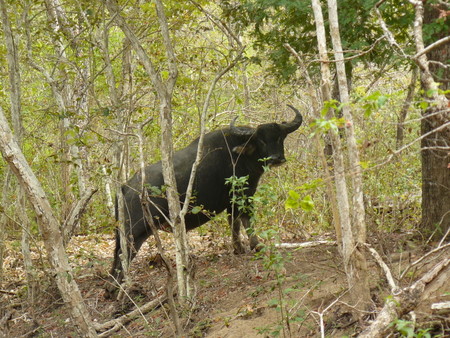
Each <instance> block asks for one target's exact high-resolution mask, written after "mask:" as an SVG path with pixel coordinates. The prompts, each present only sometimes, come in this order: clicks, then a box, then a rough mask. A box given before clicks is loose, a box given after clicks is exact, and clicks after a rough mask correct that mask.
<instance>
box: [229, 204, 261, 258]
mask: <svg viewBox="0 0 450 338" xmlns="http://www.w3.org/2000/svg"><path fill="white" fill-rule="evenodd" d="M236 215H238V216H236ZM233 216H234V217H233ZM228 223H229V224H230V227H231V235H232V241H233V249H234V253H235V254H238V255H239V254H244V253H245V248H244V246H243V244H242V242H241V236H240V231H241V225H242V226H244V228H245V231H246V232H247V235H248V238H249V242H250V250H254V249H256V250H258V247H259V240H258V236H256V235H255V232H254V230H253V227H252V226H251V224H250V215H248V214H245V213H240V214H237V213H236V212H235V213H234V214H232V213H230V212H229V213H228Z"/></svg>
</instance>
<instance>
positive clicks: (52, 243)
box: [0, 108, 97, 337]
mask: <svg viewBox="0 0 450 338" xmlns="http://www.w3.org/2000/svg"><path fill="white" fill-rule="evenodd" d="M0 151H1V153H2V155H3V157H4V159H5V161H6V162H7V163H8V164H9V166H10V168H11V170H12V171H13V172H14V174H15V175H16V177H17V179H18V180H19V182H20V184H21V186H22V188H23V189H24V190H25V193H26V195H27V197H28V200H29V201H30V203H31V205H32V206H33V208H34V211H35V213H36V217H37V219H38V224H39V227H40V232H41V234H42V238H43V240H44V244H45V247H46V250H47V254H48V259H49V262H50V265H51V267H52V269H53V270H54V275H55V279H56V283H57V285H58V288H59V291H60V293H61V296H62V297H63V300H64V302H65V303H66V304H67V305H68V306H69V308H70V311H71V316H72V319H73V321H74V323H75V325H76V326H77V327H78V329H79V330H80V333H81V334H82V335H83V336H85V337H96V336H97V334H96V332H95V330H94V328H93V326H92V321H91V317H90V315H89V312H88V311H87V309H86V306H85V304H84V302H83V298H82V297H81V293H80V290H79V289H78V285H77V283H76V282H75V279H74V276H73V273H72V268H71V267H70V265H69V261H68V258H67V255H66V252H65V248H64V243H63V236H62V234H61V232H60V224H59V222H58V220H57V218H56V217H55V215H54V214H53V210H52V207H51V206H50V203H49V201H48V199H47V196H46V194H45V192H44V190H43V189H42V187H41V185H40V183H39V181H38V179H37V178H36V176H35V175H34V173H33V171H32V170H31V168H30V166H29V165H28V163H27V161H26V159H25V157H24V156H23V154H22V152H21V150H20V148H19V146H18V145H17V142H16V141H15V140H14V136H13V133H12V131H11V129H10V128H9V125H8V122H7V120H6V118H5V116H4V114H3V110H2V109H1V108H0Z"/></svg>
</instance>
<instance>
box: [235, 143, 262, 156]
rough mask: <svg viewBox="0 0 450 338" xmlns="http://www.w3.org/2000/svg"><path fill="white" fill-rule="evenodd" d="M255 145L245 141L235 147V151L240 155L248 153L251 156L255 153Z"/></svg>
mask: <svg viewBox="0 0 450 338" xmlns="http://www.w3.org/2000/svg"><path fill="white" fill-rule="evenodd" d="M255 149H256V148H255V146H254V145H253V144H251V143H243V144H241V145H239V146H236V147H234V148H233V152H234V153H236V154H238V155H240V154H243V155H248V156H250V155H251V154H253V153H254V152H255Z"/></svg>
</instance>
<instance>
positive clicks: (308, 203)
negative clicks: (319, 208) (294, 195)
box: [300, 195, 314, 211]
mask: <svg viewBox="0 0 450 338" xmlns="http://www.w3.org/2000/svg"><path fill="white" fill-rule="evenodd" d="M300 207H301V208H302V209H303V210H304V211H311V210H313V209H314V202H313V200H312V198H311V196H310V195H307V196H305V197H304V198H303V199H302V200H301V201H300Z"/></svg>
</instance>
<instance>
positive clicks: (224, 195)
mask: <svg viewBox="0 0 450 338" xmlns="http://www.w3.org/2000/svg"><path fill="white" fill-rule="evenodd" d="M289 107H290V108H291V109H292V110H294V112H295V118H294V119H293V120H292V121H291V122H288V123H282V124H277V123H267V124H262V125H259V126H258V127H256V128H251V127H241V126H240V127H236V126H234V121H233V122H232V123H231V124H230V127H229V128H225V129H220V130H216V131H213V132H210V133H207V134H205V138H204V148H203V149H204V150H203V158H202V160H201V162H200V164H199V166H198V169H197V174H196V178H195V181H194V186H193V196H194V197H193V198H192V202H191V204H192V207H191V210H192V208H194V207H195V206H197V208H196V210H195V212H190V213H188V214H187V215H186V217H185V222H186V229H187V230H192V229H194V228H197V227H199V226H200V225H202V224H204V223H206V222H208V221H209V220H210V218H211V215H214V214H218V213H220V212H222V211H224V210H227V212H228V214H229V215H230V216H229V217H228V220H229V223H230V226H231V228H232V240H233V246H234V250H235V252H236V253H243V252H244V248H243V246H242V244H241V242H240V236H239V231H240V226H241V224H242V225H243V226H244V228H245V229H246V230H247V232H248V233H249V237H250V247H251V249H254V248H255V247H256V246H257V244H258V239H257V237H256V236H255V235H254V234H253V233H252V231H251V228H250V215H249V213H250V208H244V210H242V208H241V210H233V205H232V203H231V201H230V198H231V197H230V189H231V185H230V184H226V179H227V178H229V177H231V176H236V177H243V176H248V181H247V182H248V185H247V189H246V190H245V194H246V196H247V197H248V196H253V194H254V193H255V191H256V188H257V185H258V181H259V179H260V177H261V175H262V174H263V173H264V165H269V166H275V165H280V164H282V163H284V162H285V161H286V159H285V157H284V145H283V143H284V139H285V138H286V136H287V135H288V134H289V133H292V132H293V131H295V130H297V129H298V128H299V127H300V125H301V123H302V116H301V114H300V112H299V111H298V110H297V109H295V108H294V107H292V106H289ZM197 145H198V139H197V140H195V141H194V142H192V143H191V144H190V145H189V146H187V147H186V148H184V149H182V150H179V151H177V152H176V153H175V154H174V169H175V175H176V181H177V187H178V191H179V193H180V200H181V201H184V194H185V192H186V189H187V185H188V181H189V177H190V174H191V168H192V165H193V163H194V160H195V157H196V152H197ZM145 179H146V182H145V183H146V184H145V185H146V186H147V187H148V189H149V195H150V199H151V200H152V203H151V204H152V205H151V206H150V209H151V214H152V217H153V219H154V223H155V225H156V227H157V228H159V229H167V228H168V226H167V222H166V218H167V217H168V206H167V200H166V199H165V198H164V197H163V196H162V195H161V193H160V192H159V191H161V190H163V186H164V179H163V174H162V166H161V162H158V163H155V164H152V165H150V166H147V167H146V168H145ZM141 186H142V184H141V174H140V172H138V173H136V174H135V175H134V176H133V177H132V178H131V179H130V180H129V181H128V182H127V183H126V184H124V185H123V186H122V193H123V200H124V213H125V231H126V235H127V238H128V239H129V245H128V246H129V250H130V252H129V255H128V257H130V261H131V260H132V259H133V257H134V256H135V255H136V253H137V251H138V250H139V248H140V247H141V245H142V244H143V243H144V241H145V240H146V239H147V238H148V237H149V236H150V235H151V234H152V231H151V229H150V227H149V226H148V224H147V222H146V220H145V218H144V214H143V210H142V205H141V201H140V189H141ZM155 205H157V207H155ZM199 207H200V208H199ZM236 209H238V208H237V207H236ZM199 210H202V211H201V212H198V211H199ZM162 213H164V214H162ZM231 215H234V217H231ZM232 218H234V219H232ZM119 236H120V235H119V232H118V231H117V232H116V248H115V251H114V263H113V266H112V270H111V275H112V276H113V277H114V279H115V280H116V281H118V282H121V280H122V278H123V269H122V263H121V260H120V257H119V256H120V254H121V247H120V238H119ZM130 238H131V240H130ZM108 288H109V289H111V288H112V285H110V286H109V287H107V289H108ZM111 290H112V289H111Z"/></svg>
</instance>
